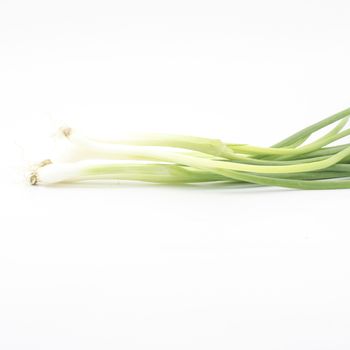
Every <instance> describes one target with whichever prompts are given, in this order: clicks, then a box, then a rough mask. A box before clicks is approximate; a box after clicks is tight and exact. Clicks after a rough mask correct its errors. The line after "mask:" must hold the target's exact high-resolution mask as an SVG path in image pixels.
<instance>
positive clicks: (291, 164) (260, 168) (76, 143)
mask: <svg viewBox="0 0 350 350" xmlns="http://www.w3.org/2000/svg"><path fill="white" fill-rule="evenodd" d="M349 117H350V108H349V109H346V110H344V111H341V112H339V113H337V114H335V115H333V116H331V117H329V118H326V119H323V120H321V121H320V122H318V123H315V124H313V125H310V126H308V127H306V128H304V129H302V130H300V131H298V132H297V133H295V134H293V135H291V136H289V137H287V138H286V139H283V140H281V141H280V142H278V143H276V144H274V145H272V146H271V147H260V146H255V145H246V144H236V143H225V142H223V141H221V140H219V139H210V138H203V137H193V136H183V135H169V134H147V135H140V136H137V137H132V138H127V139H119V140H117V139H101V138H94V137H91V136H86V135H84V134H82V133H81V132H79V131H77V130H75V129H72V128H68V127H65V128H61V129H60V130H59V134H60V136H61V138H62V139H64V140H65V142H67V143H68V144H69V145H70V148H69V152H68V153H65V154H63V155H62V156H61V159H59V160H56V161H51V160H45V161H43V162H41V163H40V164H37V165H36V166H34V167H33V169H32V171H31V174H30V182H31V184H33V185H36V184H42V185H52V184H56V183H73V182H82V181H114V180H118V181H121V180H126V181H144V182H152V183H166V184H186V183H206V182H218V181H220V182H229V183H232V184H236V183H239V184H242V183H248V184H254V185H259V186H280V187H286V188H295V189H340V188H350V143H343V144H341V145H333V143H334V142H335V141H338V140H343V139H344V138H345V137H347V136H349V135H350V128H346V124H347V122H348V119H349ZM333 124H335V126H333V128H332V129H331V130H330V131H328V132H327V133H324V135H323V136H321V137H319V138H317V139H315V140H314V141H312V142H308V140H309V138H310V137H312V136H313V135H314V133H316V132H318V131H320V130H321V131H322V129H323V128H325V127H327V126H330V125H333Z"/></svg>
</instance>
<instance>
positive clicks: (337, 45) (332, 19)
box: [0, 0, 350, 350]
mask: <svg viewBox="0 0 350 350" xmlns="http://www.w3.org/2000/svg"><path fill="white" fill-rule="evenodd" d="M349 10H350V5H349V2H347V1H335V0H332V1H305V0H304V1H299V0H297V1H272V0H270V1H263V2H261V1H211V2H210V1H193V0H192V1H177V2H175V1H174V2H170V1H158V2H155V1H95V2H92V1H79V0H70V1H60V2H58V1H57V2H53V1H13V0H12V1H9V0H2V1H1V2H0V121H1V124H0V125H1V131H2V132H1V138H0V142H1V145H0V146H1V148H0V149H1V151H0V152H1V159H2V165H1V167H2V171H1V174H2V175H1V185H0V190H1V192H0V193H1V197H0V203H1V204H2V209H1V214H0V231H1V232H0V348H1V349H6V350H12V349H16V350H17V349H25V350H28V349H35V350H38V349H74V350H76V349H84V350H86V349H153V350H154V349H191V350H192V349H201V350H202V349H269V350H272V349H308V350H310V349H349V347H350V335H349V329H350V302H349V294H350V282H349V274H350V254H349V245H350V236H349V229H348V226H349V224H348V212H349V202H350V200H349V195H350V192H349V191H347V190H343V191H328V192H321V191H315V192H303V191H293V190H283V189H276V188H270V189H244V190H242V189H234V188H229V187H223V186H207V187H205V188H197V187H193V186H188V187H166V186H153V185H140V184H117V185H115V186H112V187H107V186H71V187H60V188H43V187H29V186H26V184H24V183H23V182H22V170H21V167H22V168H23V166H24V165H26V164H28V163H29V162H30V161H31V160H37V159H42V158H46V157H47V156H49V155H50V151H51V146H50V145H51V140H50V138H49V136H50V135H51V134H52V132H53V130H54V126H55V125H56V124H59V123H61V122H64V123H67V124H70V125H73V126H77V127H80V128H83V129H85V130H89V131H96V132H97V131H101V132H108V133H109V134H110V135H114V134H117V133H118V134H120V133H124V132H129V131H156V132H158V131H162V132H171V133H186V134H195V135H199V136H201V135H203V136H212V137H220V138H222V139H224V140H230V141H232V142H249V143H255V144H262V145H268V144H271V143H274V142H276V141H278V139H280V138H283V137H284V136H287V135H288V134H289V133H291V132H293V131H296V130H297V129H299V128H301V127H304V126H306V125H308V124H310V123H313V122H315V121H317V120H318V119H320V118H323V117H326V116H328V115H330V114H332V113H334V112H337V111H339V110H341V109H343V108H346V107H348V106H349V104H350V99H349V81H350V69H349V67H350V65H349V62H350V45H349V41H350V39H349V31H350V22H349V19H348V13H349Z"/></svg>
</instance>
